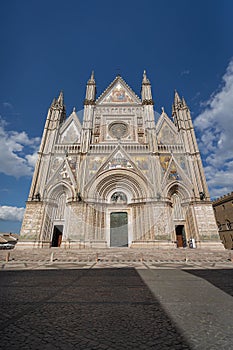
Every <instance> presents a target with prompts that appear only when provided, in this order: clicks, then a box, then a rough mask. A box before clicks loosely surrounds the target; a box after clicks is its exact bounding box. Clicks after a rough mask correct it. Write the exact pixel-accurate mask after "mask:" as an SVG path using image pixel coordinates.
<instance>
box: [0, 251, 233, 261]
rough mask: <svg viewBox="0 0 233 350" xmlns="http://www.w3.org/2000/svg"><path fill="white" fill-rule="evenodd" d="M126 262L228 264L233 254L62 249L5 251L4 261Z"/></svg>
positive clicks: (2, 254)
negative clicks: (208, 262)
mask: <svg viewBox="0 0 233 350" xmlns="http://www.w3.org/2000/svg"><path fill="white" fill-rule="evenodd" d="M7 256H8V259H9V260H14V261H16V262H17V261H25V262H26V261H35V262H39V261H42V262H43V261H61V262H69V261H76V262H82V261H88V262H91V261H93V262H95V261H111V262H113V261H115V262H118V261H124V262H138V261H140V262H142V261H145V262H146V261H151V262H154V261H156V262H158V261H159V262H179V261H187V260H188V261H212V262H224V261H229V260H231V261H232V259H233V255H232V256H231V251H228V250H224V251H222V250H221V251H210V250H203V249H176V250H174V249H172V250H164V249H163V250H158V249H130V248H119V249H116V248H113V249H83V250H78V249H77V250H71V249H62V248H48V249H35V248H34V249H23V250H17V248H15V249H12V250H1V251H0V261H6V259H7Z"/></svg>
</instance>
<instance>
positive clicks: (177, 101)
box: [174, 90, 181, 105]
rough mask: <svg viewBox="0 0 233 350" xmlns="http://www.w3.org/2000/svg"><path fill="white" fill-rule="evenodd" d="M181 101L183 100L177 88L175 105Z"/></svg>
mask: <svg viewBox="0 0 233 350" xmlns="http://www.w3.org/2000/svg"><path fill="white" fill-rule="evenodd" d="M180 102H181V99H180V96H179V94H178V92H177V91H176V90H175V96H174V105H177V104H178V103H180Z"/></svg>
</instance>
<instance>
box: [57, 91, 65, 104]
mask: <svg viewBox="0 0 233 350" xmlns="http://www.w3.org/2000/svg"><path fill="white" fill-rule="evenodd" d="M57 102H58V103H59V105H60V106H63V104H64V96H63V91H61V92H60V94H59V96H58V99H57Z"/></svg>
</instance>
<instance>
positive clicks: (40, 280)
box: [0, 260, 233, 350]
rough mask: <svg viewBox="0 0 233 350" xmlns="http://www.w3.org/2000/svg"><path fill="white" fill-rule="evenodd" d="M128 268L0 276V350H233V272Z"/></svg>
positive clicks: (94, 266)
mask: <svg viewBox="0 0 233 350" xmlns="http://www.w3.org/2000/svg"><path fill="white" fill-rule="evenodd" d="M115 263H116V262H112V263H111V264H115ZM69 264H70V265H71V266H72V264H74V263H69ZM105 264H107V268H105V267H104V265H105ZM128 264H134V266H133V265H132V267H124V266H126V263H125V262H124V263H122V262H121V263H118V268H114V267H113V265H111V268H109V267H110V263H109V262H106V261H99V260H97V261H96V262H94V263H90V262H89V263H88V262H85V263H83V265H81V263H80V268H79V269H74V266H77V265H76V264H74V265H73V268H72V269H69V268H68V269H67V268H65V267H66V266H65V265H64V264H62V263H59V262H54V263H51V265H53V269H51V268H49V269H47V267H46V264H44V265H41V266H42V268H43V269H38V264H37V265H36V268H37V269H36V270H25V269H24V270H13V269H12V270H11V271H8V270H6V269H4V270H2V271H1V272H0V281H1V285H0V300H1V316H0V318H1V324H0V330H1V342H0V347H1V349H4V350H5V349H6V350H7V349H11V350H14V349H17V350H18V349H38V350H40V349H49V350H50V349H51V350H52V349H54V350H55V349H65V350H66V349H84V350H89V349H91V350H95V349H96V350H97V349H106V350H107V349H112V350H114V349H119V350H121V349H122V350H123V349H159V350H160V349H161V350H163V349H200V350H207V349H209V350H215V349H216V350H217V349H218V350H219V349H221V350H225V349H226V350H229V349H233V346H232V324H233V313H232V310H233V300H232V293H233V278H232V277H233V269H230V268H227V269H203V268H202V269H197V268H195V269H192V268H191V267H190V268H188V269H185V268H183V269H181V268H174V269H170V268H169V267H168V266H167V267H166V268H164V269H161V268H159V267H156V268H150V266H149V265H147V264H146V263H144V262H143V261H142V262H128ZM151 266H152V264H151ZM100 267H101V268H100Z"/></svg>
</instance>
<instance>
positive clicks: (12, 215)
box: [0, 205, 25, 221]
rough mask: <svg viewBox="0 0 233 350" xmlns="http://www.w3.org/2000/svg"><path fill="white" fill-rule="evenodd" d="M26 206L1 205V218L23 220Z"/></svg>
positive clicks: (3, 219) (4, 219)
mask: <svg viewBox="0 0 233 350" xmlns="http://www.w3.org/2000/svg"><path fill="white" fill-rule="evenodd" d="M24 210H25V209H24V208H17V207H10V206H6V205H5V206H0V220H2V221H22V220H23V215H24Z"/></svg>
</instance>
